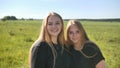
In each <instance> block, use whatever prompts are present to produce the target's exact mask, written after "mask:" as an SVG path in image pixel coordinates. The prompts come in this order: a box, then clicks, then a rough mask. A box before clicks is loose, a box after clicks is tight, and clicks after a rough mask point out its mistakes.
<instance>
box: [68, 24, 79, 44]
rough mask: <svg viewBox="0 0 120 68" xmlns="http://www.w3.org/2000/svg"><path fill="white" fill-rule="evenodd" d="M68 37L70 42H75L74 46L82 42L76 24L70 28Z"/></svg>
mask: <svg viewBox="0 0 120 68" xmlns="http://www.w3.org/2000/svg"><path fill="white" fill-rule="evenodd" d="M68 36H69V38H70V40H71V41H72V42H73V44H78V43H80V41H81V34H80V30H79V29H78V27H77V26H76V25H75V24H73V25H71V26H70V28H69V31H68Z"/></svg>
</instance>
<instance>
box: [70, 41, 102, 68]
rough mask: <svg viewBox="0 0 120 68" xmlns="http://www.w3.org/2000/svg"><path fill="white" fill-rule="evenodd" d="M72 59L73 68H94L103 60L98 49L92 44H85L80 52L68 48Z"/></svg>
mask: <svg viewBox="0 0 120 68" xmlns="http://www.w3.org/2000/svg"><path fill="white" fill-rule="evenodd" d="M70 51H71V53H72V54H73V57H74V66H75V68H95V66H96V65H97V63H99V62H100V61H101V60H104V57H103V55H102V53H101V51H100V49H99V48H98V47H97V46H96V45H95V44H94V43H92V42H89V43H85V44H84V46H83V49H82V50H81V51H77V50H75V49H74V48H73V47H71V48H70Z"/></svg>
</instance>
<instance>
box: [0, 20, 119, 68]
mask: <svg viewBox="0 0 120 68" xmlns="http://www.w3.org/2000/svg"><path fill="white" fill-rule="evenodd" d="M81 23H82V24H83V26H84V28H85V30H86V32H87V34H88V36H89V38H90V39H91V40H92V41H94V42H95V43H96V44H98V46H99V48H100V49H101V51H102V53H103V55H104V57H105V62H106V66H107V68H120V22H95V21H81ZM66 24H67V22H66V21H65V26H66ZM40 27H41V21H40V20H35V21H34V20H33V21H5V22H3V21H0V68H28V52H29V48H30V46H31V45H32V43H33V42H34V41H35V40H36V39H37V38H38V35H39V33H40Z"/></svg>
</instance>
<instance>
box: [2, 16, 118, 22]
mask: <svg viewBox="0 0 120 68" xmlns="http://www.w3.org/2000/svg"><path fill="white" fill-rule="evenodd" d="M1 20H2V21H6V20H38V19H33V18H29V19H24V18H21V19H17V18H16V17H15V16H4V17H3V18H2V19H1ZM39 20H43V19H39ZM64 20H65V21H68V20H70V19H64ZM76 20H80V21H103V22H114V21H115V22H120V18H113V19H76Z"/></svg>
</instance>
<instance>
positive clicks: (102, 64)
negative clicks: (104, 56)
mask: <svg viewBox="0 0 120 68" xmlns="http://www.w3.org/2000/svg"><path fill="white" fill-rule="evenodd" d="M96 68H106V65H105V61H104V60H101V61H100V62H99V63H98V64H97V65H96Z"/></svg>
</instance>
